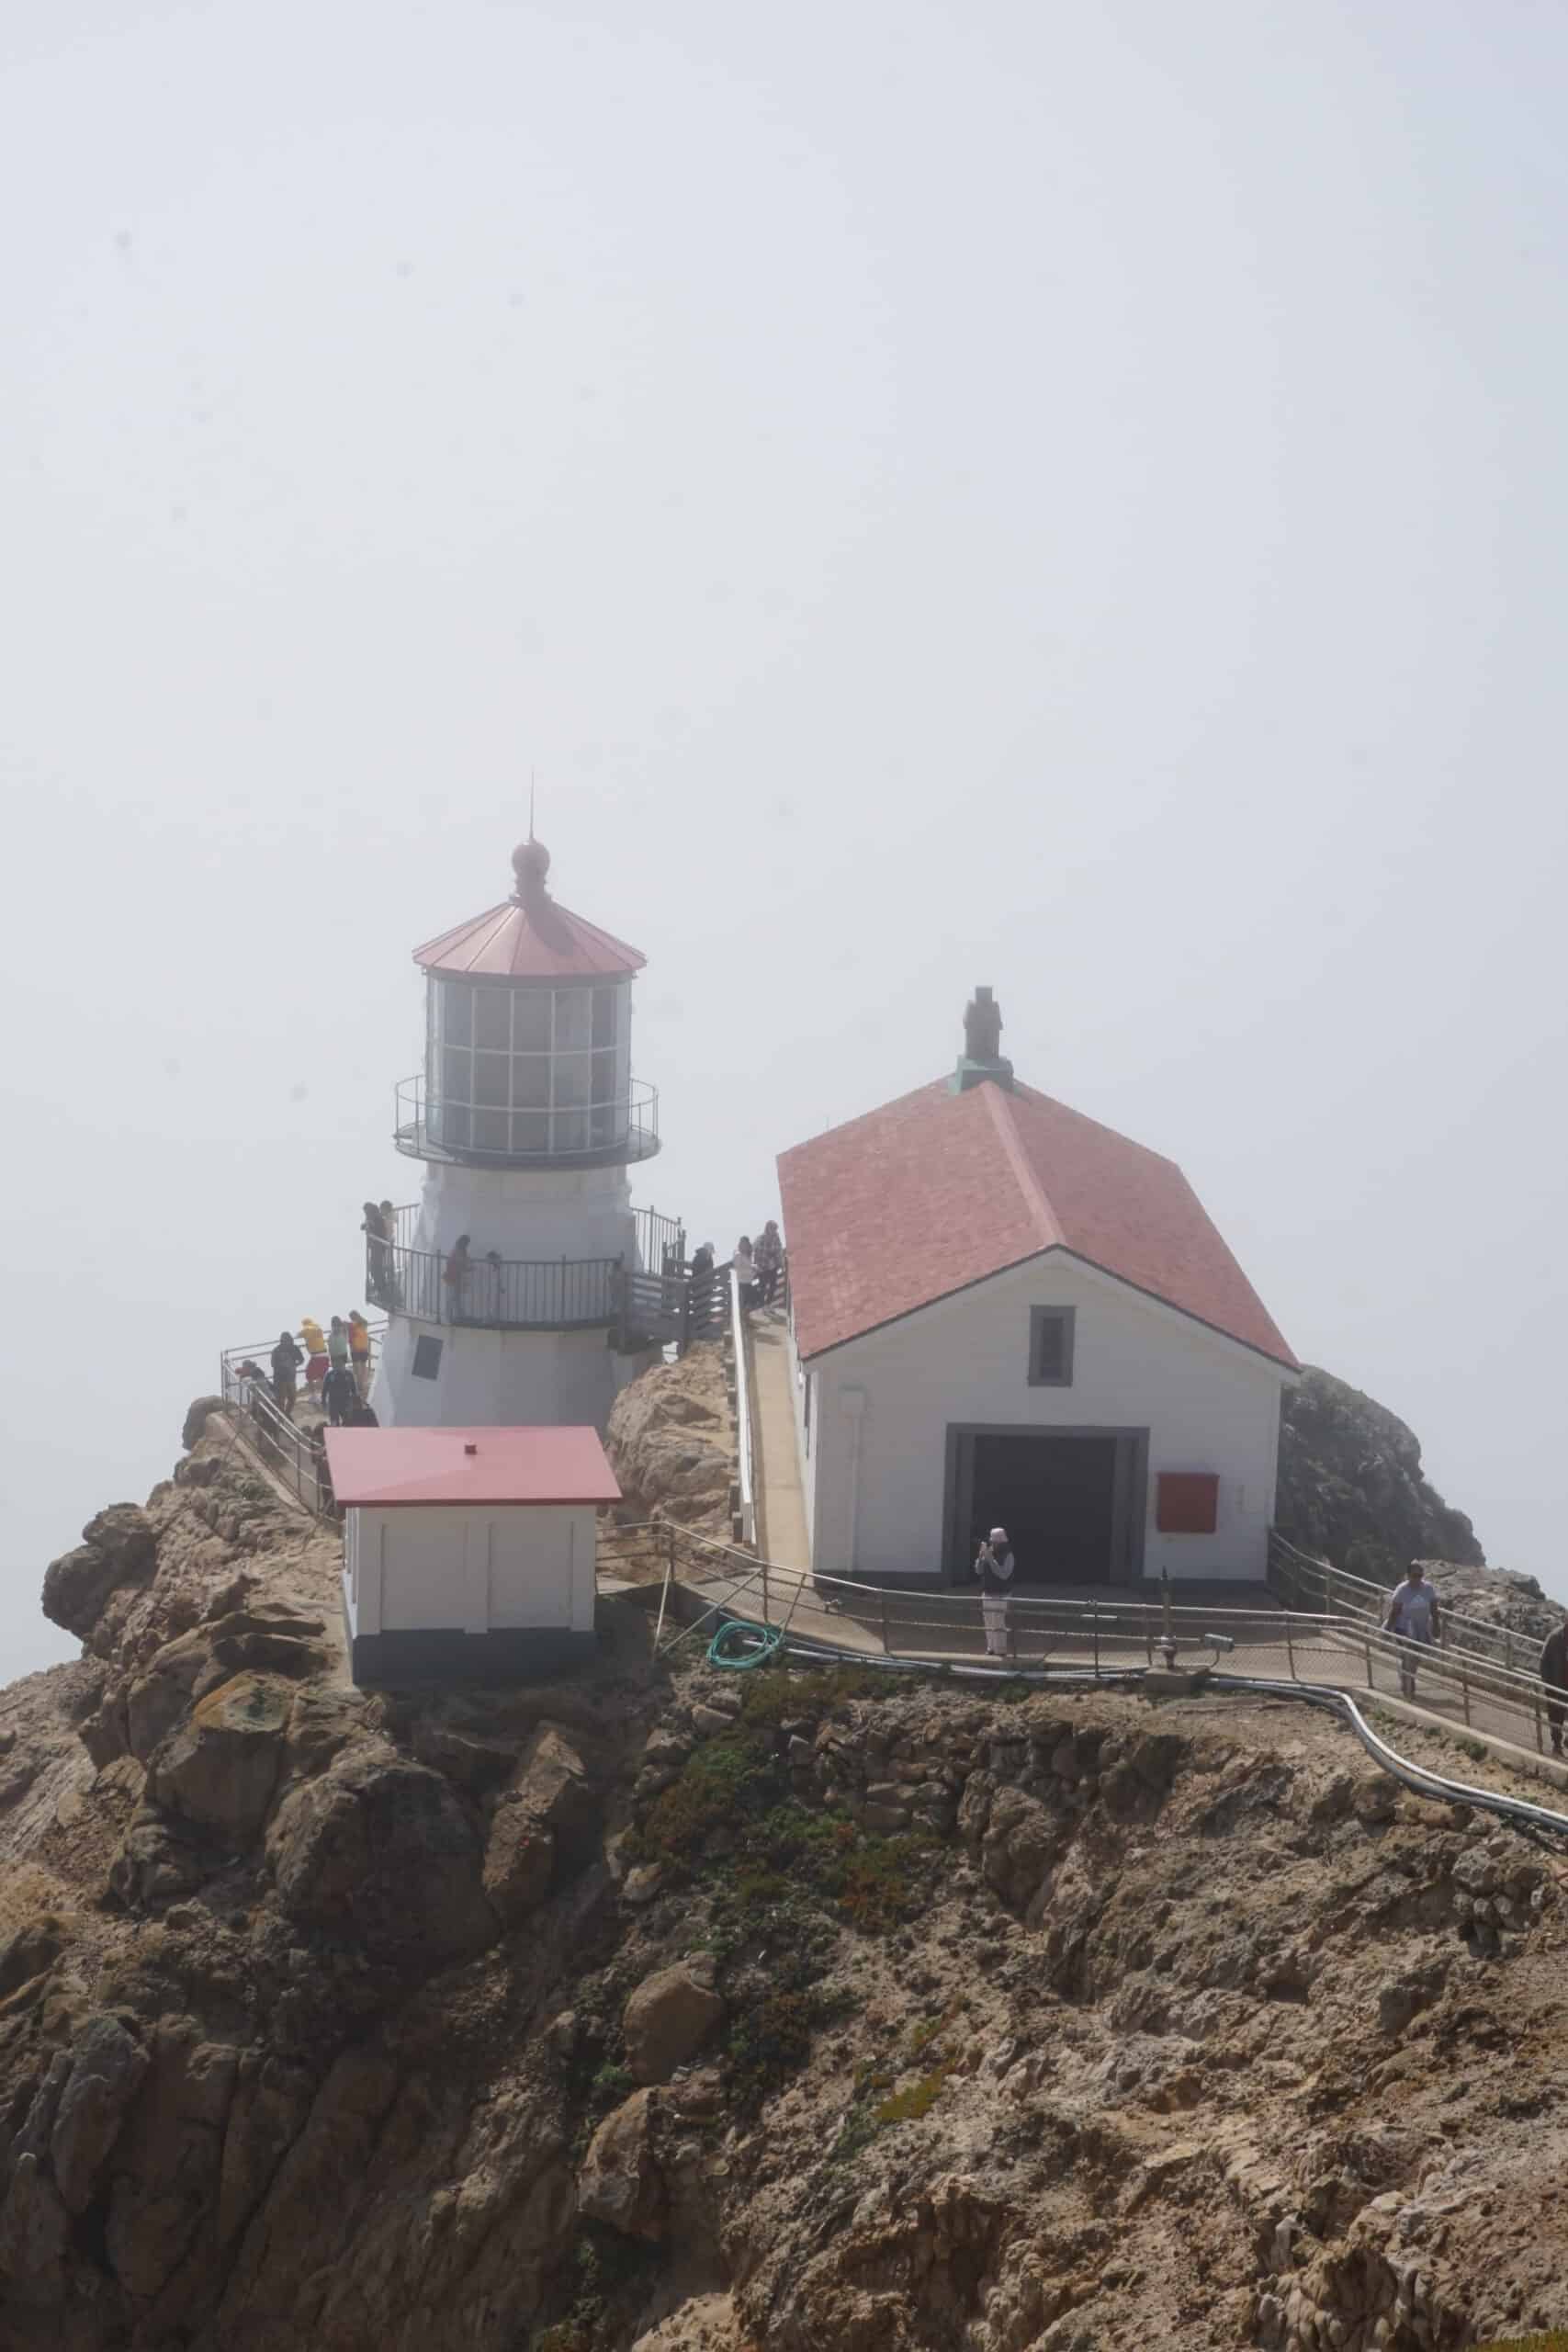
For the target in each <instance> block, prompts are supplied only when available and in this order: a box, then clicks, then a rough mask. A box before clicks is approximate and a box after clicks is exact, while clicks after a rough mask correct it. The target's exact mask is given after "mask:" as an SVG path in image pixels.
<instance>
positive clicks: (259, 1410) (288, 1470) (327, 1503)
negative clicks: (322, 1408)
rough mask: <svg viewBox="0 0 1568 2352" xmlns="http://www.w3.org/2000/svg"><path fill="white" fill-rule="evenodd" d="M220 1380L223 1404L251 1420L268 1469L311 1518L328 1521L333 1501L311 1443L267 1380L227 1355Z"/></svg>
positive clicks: (246, 1352) (245, 1352)
mask: <svg viewBox="0 0 1568 2352" xmlns="http://www.w3.org/2000/svg"><path fill="white" fill-rule="evenodd" d="M232 1353H233V1355H234V1356H235V1357H240V1356H245V1357H249V1358H254V1354H255V1351H254V1349H253V1348H236V1349H235V1350H233V1351H232ZM221 1378H222V1385H223V1401H224V1403H225V1404H226V1405H227V1406H228V1408H229V1409H230V1410H231V1412H233V1413H235V1414H237V1415H243V1416H244V1417H245V1418H246V1419H248V1420H249V1422H250V1425H251V1431H252V1442H253V1444H254V1447H255V1450H256V1452H257V1453H259V1454H260V1456H261V1458H262V1460H263V1462H264V1463H265V1464H266V1466H267V1468H268V1469H269V1470H271V1471H272V1472H273V1473H274V1475H275V1476H277V1477H279V1478H281V1479H282V1480H283V1483H284V1484H285V1486H287V1487H291V1488H292V1489H293V1491H294V1493H295V1494H296V1495H297V1496H298V1498H299V1500H300V1502H302V1503H303V1504H304V1506H305V1508H306V1510H308V1511H310V1513H311V1515H312V1517H314V1518H316V1519H322V1518H325V1517H326V1516H327V1514H328V1513H329V1512H330V1511H331V1510H332V1508H333V1505H332V1497H331V1493H330V1490H326V1489H323V1487H322V1486H321V1480H320V1479H319V1477H318V1476H317V1475H316V1460H315V1455H314V1453H313V1452H312V1450H311V1447H310V1441H309V1439H308V1438H307V1437H306V1436H305V1434H304V1432H303V1431H302V1430H297V1429H296V1428H295V1426H294V1424H293V1422H292V1421H291V1420H290V1419H289V1418H288V1414H287V1413H285V1412H284V1411H283V1410H282V1408H280V1407H279V1405H278V1403H277V1400H276V1397H274V1395H273V1393H272V1390H271V1388H270V1387H269V1386H268V1385H267V1383H266V1380H265V1378H262V1379H251V1378H249V1377H248V1376H247V1375H246V1374H242V1373H241V1371H240V1368H239V1365H238V1363H231V1361H230V1357H229V1355H228V1354H227V1353H226V1354H225V1355H224V1356H223V1358H222V1370H221Z"/></svg>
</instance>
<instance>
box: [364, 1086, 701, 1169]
mask: <svg viewBox="0 0 1568 2352" xmlns="http://www.w3.org/2000/svg"><path fill="white" fill-rule="evenodd" d="M396 1101H397V1117H396V1121H395V1124H394V1125H393V1129H392V1141H393V1143H394V1145H395V1146H396V1147H397V1148H398V1150H399V1151H400V1152H403V1153H404V1154H406V1156H407V1157H408V1158H409V1159H435V1160H442V1161H450V1162H454V1163H456V1164H457V1165H459V1166H464V1167H468V1166H473V1167H479V1168H615V1167H621V1166H624V1165H628V1164H629V1163H630V1162H631V1161H633V1160H636V1159H652V1158H653V1156H654V1154H655V1152H656V1151H657V1150H658V1149H659V1090H658V1088H657V1087H656V1086H652V1085H650V1084H649V1081H648V1080H647V1079H641V1078H634V1079H631V1080H628V1081H627V1086H626V1092H625V1094H621V1095H616V1096H615V1098H614V1099H613V1100H605V1101H595V1102H590V1103H559V1104H558V1105H556V1106H555V1108H553V1109H551V1108H547V1107H536V1106H532V1105H524V1104H518V1105H516V1106H515V1107H513V1108H511V1109H509V1108H508V1107H507V1106H506V1105H505V1104H503V1103H495V1104H488V1103H452V1104H449V1105H447V1106H446V1107H447V1108H448V1109H449V1110H450V1111H452V1112H454V1113H456V1112H459V1111H461V1112H463V1113H465V1114H467V1115H468V1117H469V1118H470V1119H473V1118H476V1117H479V1116H482V1115H483V1114H485V1113H486V1112H487V1111H493V1112H494V1114H496V1115H497V1116H498V1117H500V1118H503V1119H511V1120H521V1119H530V1120H539V1121H542V1122H543V1123H544V1130H545V1134H546V1136H547V1141H546V1143H545V1145H544V1148H542V1149H537V1150H531V1149H522V1150H517V1149H513V1148H510V1146H509V1148H507V1149H505V1150H503V1151H496V1150H492V1149H487V1148H481V1147H480V1146H479V1145H477V1144H469V1143H462V1144H457V1143H448V1142H447V1141H446V1137H445V1136H436V1135H434V1134H433V1133H432V1131H431V1128H430V1125H429V1123H428V1120H427V1118H426V1116H425V1102H424V1079H423V1073H419V1072H416V1074H415V1075H414V1076H413V1077H412V1078H401V1079H400V1080H398V1083H397V1090H396ZM558 1127H559V1129H560V1132H561V1133H562V1134H563V1135H564V1136H568V1137H570V1136H573V1135H580V1136H581V1138H582V1140H581V1141H580V1142H576V1143H573V1142H570V1141H565V1142H561V1143H557V1141H556V1135H557V1131H558ZM596 1131H597V1132H596Z"/></svg>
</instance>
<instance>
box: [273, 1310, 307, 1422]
mask: <svg viewBox="0 0 1568 2352" xmlns="http://www.w3.org/2000/svg"><path fill="white" fill-rule="evenodd" d="M303 1362H304V1358H303V1356H302V1355H301V1354H300V1352H299V1341H298V1340H296V1339H295V1337H294V1334H293V1332H292V1331H280V1332H279V1333H278V1335H277V1345H276V1348H274V1350H273V1351H272V1393H273V1395H274V1397H276V1399H277V1409H278V1411H279V1412H280V1413H281V1414H283V1416H284V1418H285V1419H287V1420H290V1421H291V1420H292V1419H294V1399H295V1397H297V1396H298V1394H299V1366H300V1365H301V1363H303Z"/></svg>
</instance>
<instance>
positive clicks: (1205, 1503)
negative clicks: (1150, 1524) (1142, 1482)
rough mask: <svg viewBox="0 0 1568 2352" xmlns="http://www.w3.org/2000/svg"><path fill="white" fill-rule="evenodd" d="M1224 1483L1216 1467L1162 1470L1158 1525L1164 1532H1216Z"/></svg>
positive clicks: (1157, 1497)
mask: <svg viewBox="0 0 1568 2352" xmlns="http://www.w3.org/2000/svg"><path fill="white" fill-rule="evenodd" d="M1219 1516H1220V1482H1219V1479H1218V1477H1217V1476H1216V1475H1215V1474H1214V1472H1213V1471H1212V1470H1162V1471H1161V1472H1160V1474H1159V1476H1158V1479H1157V1481H1156V1490H1155V1525H1156V1527H1157V1528H1158V1530H1159V1532H1160V1533H1161V1534H1162V1535H1212V1534H1213V1532H1214V1529H1215V1528H1216V1526H1217V1525H1218V1524H1219Z"/></svg>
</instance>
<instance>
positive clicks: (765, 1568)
mask: <svg viewBox="0 0 1568 2352" xmlns="http://www.w3.org/2000/svg"><path fill="white" fill-rule="evenodd" d="M762 1623H763V1624H764V1625H771V1624H772V1623H773V1619H772V1618H771V1617H770V1616H769V1614H768V1564H767V1561H766V1560H764V1561H763V1562H762Z"/></svg>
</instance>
